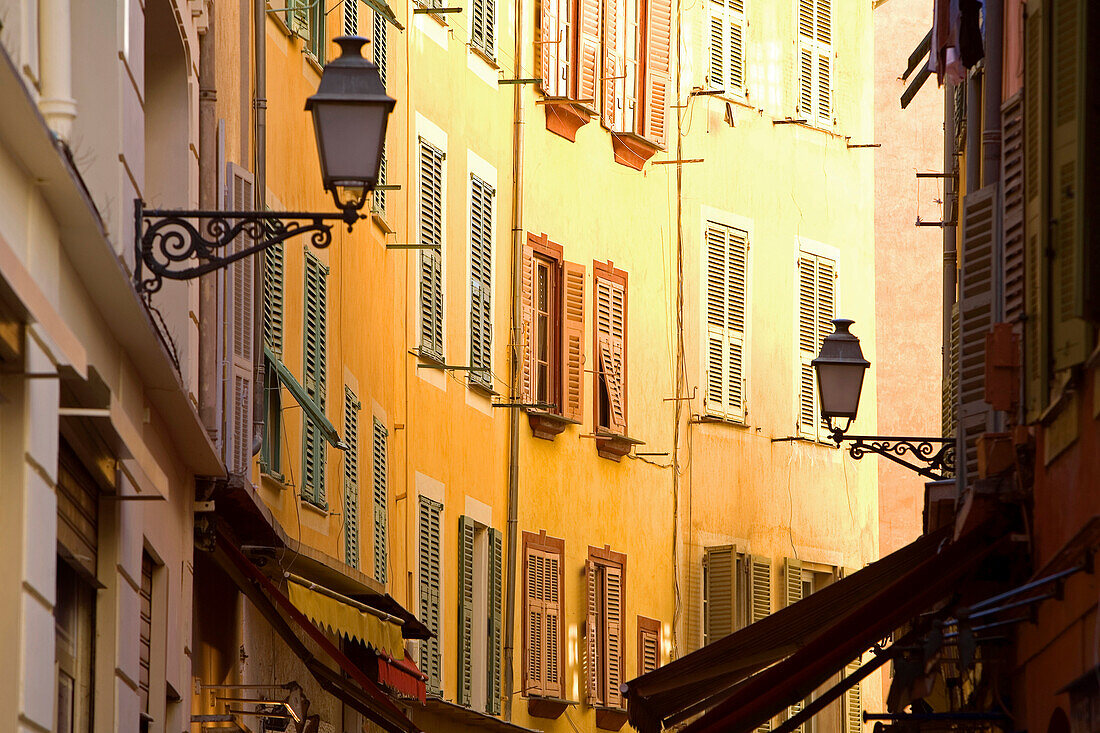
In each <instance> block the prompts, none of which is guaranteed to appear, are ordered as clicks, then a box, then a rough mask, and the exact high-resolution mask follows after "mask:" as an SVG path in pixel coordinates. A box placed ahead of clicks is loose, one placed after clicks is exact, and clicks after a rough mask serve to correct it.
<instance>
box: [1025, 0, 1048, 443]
mask: <svg viewBox="0 0 1100 733" xmlns="http://www.w3.org/2000/svg"><path fill="white" fill-rule="evenodd" d="M1032 5H1033V6H1035V7H1034V9H1031V8H1029V11H1030V12H1028V14H1027V21H1026V24H1025V29H1024V106H1025V111H1024V195H1025V204H1024V207H1025V221H1024V235H1025V237H1026V242H1025V262H1024V264H1025V284H1026V298H1025V307H1026V309H1027V314H1026V319H1025V321H1024V351H1025V359H1024V373H1025V375H1026V390H1025V393H1026V400H1027V421H1028V422H1032V421H1034V420H1037V419H1038V417H1039V414H1040V413H1041V412H1042V411H1043V409H1044V408H1045V407H1046V404H1047V395H1046V384H1047V376H1048V364H1047V341H1046V339H1047V333H1046V329H1044V328H1043V323H1044V321H1045V320H1046V318H1047V314H1046V302H1047V298H1048V293H1047V287H1046V283H1047V258H1046V255H1045V253H1046V250H1047V240H1048V232H1047V221H1048V219H1047V216H1048V215H1047V211H1048V207H1047V202H1046V197H1045V196H1044V191H1045V189H1046V187H1047V146H1046V136H1047V134H1048V133H1047V122H1046V120H1045V119H1044V117H1045V114H1044V113H1045V104H1044V101H1043V100H1044V98H1046V96H1047V95H1048V94H1049V82H1048V81H1047V78H1048V74H1049V70H1048V68H1047V54H1046V48H1047V43H1046V38H1045V35H1046V17H1045V14H1046V11H1045V9H1043V8H1042V7H1041V5H1038V4H1036V3H1032Z"/></svg>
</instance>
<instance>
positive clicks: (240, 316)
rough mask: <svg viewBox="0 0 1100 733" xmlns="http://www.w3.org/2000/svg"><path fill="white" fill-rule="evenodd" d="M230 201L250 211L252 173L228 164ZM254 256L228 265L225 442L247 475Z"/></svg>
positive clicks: (233, 462)
mask: <svg viewBox="0 0 1100 733" xmlns="http://www.w3.org/2000/svg"><path fill="white" fill-rule="evenodd" d="M229 173H230V176H229V185H230V189H229V192H228V195H229V201H228V202H227V204H228V205H227V207H226V208H228V209H230V210H233V211H252V208H253V192H252V175H251V174H250V173H248V172H247V171H245V170H244V169H243V168H240V167H239V166H236V165H232V164H231V165H230V166H229ZM251 246H252V240H251V239H250V238H249V237H246V236H241V237H237V238H236V239H235V240H234V241H233V244H231V245H230V248H231V249H232V251H233V252H234V253H236V252H241V251H243V250H245V249H248V248H249V247H251ZM253 262H254V260H253V258H252V257H245V258H243V259H240V260H238V261H236V262H234V263H233V264H232V265H230V266H229V276H228V278H227V279H228V283H229V303H230V317H229V331H230V333H229V342H230V351H231V356H230V365H229V366H230V368H229V373H230V380H231V384H232V388H231V392H230V399H231V400H232V404H231V406H230V409H229V411H228V419H229V423H230V425H229V430H227V431H226V432H227V435H228V436H229V440H228V441H226V446H225V447H226V455H225V459H226V464H227V467H228V468H229V471H230V472H231V473H236V474H244V475H245V476H248V475H250V473H251V466H252V429H253V426H252V394H253V389H254V385H253V382H252V379H253V359H254V354H253V349H254V343H255V339H254V338H253V329H254V327H255V310H254V309H255V301H254V293H253V286H254V276H253V270H252V268H253Z"/></svg>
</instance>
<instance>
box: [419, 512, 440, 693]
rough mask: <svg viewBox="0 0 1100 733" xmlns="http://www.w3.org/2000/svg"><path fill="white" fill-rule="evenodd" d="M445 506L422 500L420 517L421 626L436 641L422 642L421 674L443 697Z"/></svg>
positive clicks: (433, 689) (428, 684) (425, 640)
mask: <svg viewBox="0 0 1100 733" xmlns="http://www.w3.org/2000/svg"><path fill="white" fill-rule="evenodd" d="M442 515H443V505H442V504H440V503H439V502H437V501H432V500H431V499H429V498H428V497H426V496H422V497H420V516H419V532H418V536H419V543H418V544H419V547H418V560H419V576H420V583H419V586H420V599H419V600H420V604H419V606H420V608H419V611H420V613H419V617H420V620H421V622H423V623H424V625H425V626H427V627H428V630H429V631H431V632H432V638H430V639H424V640H422V641H421V642H420V671H421V672H423V673H424V674H425V675H427V677H428V682H427V686H428V690H429V691H431V692H433V693H439V692H440V691H441V689H442V685H443V678H442V660H441V659H440V647H439V602H440V595H441V586H442V576H441V569H440V556H441V554H442V553H441V547H440V545H441V541H442V538H441V536H440V526H441V521H442Z"/></svg>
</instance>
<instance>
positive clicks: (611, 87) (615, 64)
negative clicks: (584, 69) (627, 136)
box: [600, 0, 622, 130]
mask: <svg viewBox="0 0 1100 733" xmlns="http://www.w3.org/2000/svg"><path fill="white" fill-rule="evenodd" d="M618 6H619V0H604V3H603V69H602V70H601V74H600V76H601V77H602V79H601V81H600V90H601V96H602V100H603V101H602V107H603V109H602V110H601V111H600V121H601V123H602V124H603V126H604V127H606V128H607V129H609V130H612V129H614V128H615V121H616V120H617V119H618V117H617V116H618V114H619V112H618V108H617V107H616V105H615V102H616V97H617V93H618V89H619V81H620V80H618V79H616V78H615V77H616V76H618V75H619V74H621V73H622V63H621V61H620V60H619V58H618V56H619V39H618V36H617V35H616V34H617V33H618V27H619V26H618V22H619V18H618V13H619V7H618Z"/></svg>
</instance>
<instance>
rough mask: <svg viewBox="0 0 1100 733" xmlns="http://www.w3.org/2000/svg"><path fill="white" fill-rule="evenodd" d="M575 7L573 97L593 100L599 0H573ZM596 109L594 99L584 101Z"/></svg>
mask: <svg viewBox="0 0 1100 733" xmlns="http://www.w3.org/2000/svg"><path fill="white" fill-rule="evenodd" d="M574 2H575V3H576V7H577V11H576V12H577V50H578V53H577V91H576V94H575V96H574V99H591V100H595V98H596V90H597V89H598V88H599V84H598V83H597V79H598V73H599V50H600V0H574ZM584 104H585V105H586V106H591V107H592V109H598V107H597V105H596V103H595V101H592V102H584Z"/></svg>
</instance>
